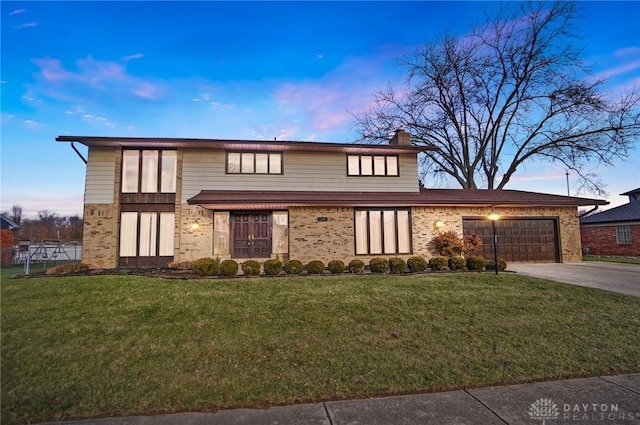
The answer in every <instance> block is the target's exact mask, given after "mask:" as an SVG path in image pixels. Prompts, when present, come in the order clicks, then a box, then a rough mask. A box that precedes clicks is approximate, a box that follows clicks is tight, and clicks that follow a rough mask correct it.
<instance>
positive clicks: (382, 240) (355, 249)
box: [353, 207, 413, 256]
mask: <svg viewBox="0 0 640 425" xmlns="http://www.w3.org/2000/svg"><path fill="white" fill-rule="evenodd" d="M362 211H364V212H366V213H367V220H366V221H367V252H366V253H358V233H357V232H356V213H358V212H362ZM372 211H375V212H380V248H381V252H379V253H373V254H372V253H371V220H370V218H369V217H370V213H371V212H372ZM385 211H393V212H394V223H395V246H396V249H395V252H385V251H384V246H385V236H384V212H385ZM399 211H406V212H407V225H408V226H409V228H408V230H409V252H399V248H400V243H399V235H400V231H399V225H398V212H399ZM353 231H354V237H353V252H354V254H355V255H356V256H371V255H375V256H378V255H380V256H384V255H412V254H413V226H412V220H411V208H401V207H399V208H393V207H389V208H354V210H353Z"/></svg>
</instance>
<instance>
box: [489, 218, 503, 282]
mask: <svg viewBox="0 0 640 425" xmlns="http://www.w3.org/2000/svg"><path fill="white" fill-rule="evenodd" d="M487 218H488V219H489V220H491V228H492V229H493V265H494V268H495V270H496V275H497V274H498V269H499V268H500V266H499V265H498V234H497V233H496V221H498V220H500V215H499V214H498V213H496V211H495V210H492V211H491V214H489V215H488V216H487Z"/></svg>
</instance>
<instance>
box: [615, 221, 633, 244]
mask: <svg viewBox="0 0 640 425" xmlns="http://www.w3.org/2000/svg"><path fill="white" fill-rule="evenodd" d="M616 242H617V243H618V244H620V245H630V244H632V243H633V234H632V233H631V226H630V225H628V224H622V225H619V226H616Z"/></svg>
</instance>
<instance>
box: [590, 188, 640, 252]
mask: <svg viewBox="0 0 640 425" xmlns="http://www.w3.org/2000/svg"><path fill="white" fill-rule="evenodd" d="M620 195H623V196H625V195H626V196H628V197H629V203H628V204H624V205H620V206H619V207H615V208H611V209H609V210H606V211H602V212H601V213H597V214H593V215H590V216H587V217H583V218H581V219H580V233H581V235H582V248H583V250H584V253H585V254H591V255H621V256H636V257H638V256H640V188H638V189H634V190H631V191H629V192H625V193H621V194H620Z"/></svg>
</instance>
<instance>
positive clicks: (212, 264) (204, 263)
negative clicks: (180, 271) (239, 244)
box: [191, 257, 220, 276]
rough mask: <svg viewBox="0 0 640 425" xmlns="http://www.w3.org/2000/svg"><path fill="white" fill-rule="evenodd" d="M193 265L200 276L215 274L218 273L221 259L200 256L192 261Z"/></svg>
mask: <svg viewBox="0 0 640 425" xmlns="http://www.w3.org/2000/svg"><path fill="white" fill-rule="evenodd" d="M191 267H192V268H193V272H194V273H195V274H197V275H198V276H213V275H215V274H218V270H219V268H220V261H218V260H217V259H213V258H211V257H205V258H198V259H197V260H196V261H193V262H192V263H191Z"/></svg>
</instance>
